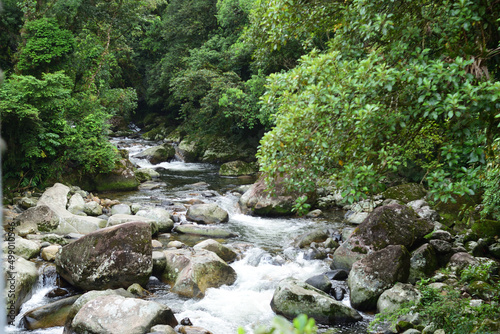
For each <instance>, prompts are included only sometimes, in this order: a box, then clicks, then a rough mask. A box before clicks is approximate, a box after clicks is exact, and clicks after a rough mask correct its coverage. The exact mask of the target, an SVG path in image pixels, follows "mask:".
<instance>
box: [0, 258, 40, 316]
mask: <svg viewBox="0 0 500 334" xmlns="http://www.w3.org/2000/svg"><path fill="white" fill-rule="evenodd" d="M4 263H5V265H4V277H5V296H6V305H7V319H8V321H9V322H11V321H14V318H15V317H16V315H17V313H18V312H19V309H20V308H21V305H22V304H23V303H24V302H25V301H26V300H27V299H29V297H30V296H31V289H32V288H33V285H34V284H35V283H36V281H37V280H38V270H37V268H36V265H35V264H34V263H33V262H30V261H28V260H25V259H23V258H22V257H19V256H17V255H13V254H9V255H8V256H5V257H4Z"/></svg>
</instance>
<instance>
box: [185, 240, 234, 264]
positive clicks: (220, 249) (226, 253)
mask: <svg viewBox="0 0 500 334" xmlns="http://www.w3.org/2000/svg"><path fill="white" fill-rule="evenodd" d="M193 248H194V249H195V250H201V249H205V250H208V251H211V252H214V253H215V254H217V255H218V256H219V257H220V258H221V259H222V260H224V261H226V262H228V263H230V262H233V261H234V260H235V259H236V257H237V256H238V254H236V252H235V251H233V250H232V249H231V248H229V247H227V246H224V245H223V244H221V243H220V242H217V241H215V240H213V239H207V240H204V241H202V242H199V243H197V244H196V245H194V247H193Z"/></svg>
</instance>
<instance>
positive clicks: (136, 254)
mask: <svg viewBox="0 0 500 334" xmlns="http://www.w3.org/2000/svg"><path fill="white" fill-rule="evenodd" d="M151 253H152V247H151V227H150V225H149V224H147V223H138V222H137V223H125V224H121V225H118V226H113V227H108V228H104V229H102V230H99V231H96V232H93V233H90V234H88V235H86V236H84V237H82V238H80V239H78V240H77V241H75V242H73V243H71V244H69V245H66V246H64V247H63V248H62V249H61V251H60V253H59V256H58V257H57V258H56V266H57V272H58V273H59V274H60V275H61V276H62V277H64V278H65V279H66V280H67V281H68V282H70V283H71V284H72V285H74V286H77V287H79V288H82V289H84V290H102V289H109V288H120V287H123V288H127V287H128V286H130V285H131V284H133V283H139V284H146V283H147V281H148V279H149V276H150V275H151V272H152V269H153V262H152V255H151Z"/></svg>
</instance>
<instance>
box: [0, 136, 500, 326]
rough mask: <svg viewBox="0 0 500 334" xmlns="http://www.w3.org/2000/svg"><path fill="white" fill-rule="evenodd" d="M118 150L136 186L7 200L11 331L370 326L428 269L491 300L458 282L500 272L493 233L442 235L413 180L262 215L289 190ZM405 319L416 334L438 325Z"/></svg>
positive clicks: (410, 295)
mask: <svg viewBox="0 0 500 334" xmlns="http://www.w3.org/2000/svg"><path fill="white" fill-rule="evenodd" d="M121 145H123V146H126V148H127V149H128V150H129V152H130V153H131V156H132V158H131V160H132V162H134V163H135V164H136V165H138V167H142V168H143V169H142V170H141V172H142V173H145V174H147V175H149V177H145V179H144V180H143V183H142V186H141V187H140V188H139V190H138V191H134V192H127V193H109V194H104V193H103V194H99V195H96V194H92V193H89V192H86V191H84V190H81V189H79V188H78V187H68V186H65V185H63V184H54V185H53V186H52V187H50V188H48V189H46V190H45V191H44V192H43V194H30V195H29V196H20V197H19V198H16V199H14V202H12V204H11V205H9V206H6V208H5V209H4V217H5V219H6V226H7V230H8V231H7V234H6V237H7V239H6V240H7V241H6V242H4V254H7V255H10V257H8V258H7V261H8V262H6V264H9V262H10V263H12V265H13V268H15V272H16V279H15V280H13V281H12V282H13V286H12V289H13V290H12V291H13V296H12V297H10V296H9V299H8V305H13V308H12V312H13V313H10V314H11V315H16V318H15V319H14V318H12V319H11V320H12V322H13V323H14V325H15V326H9V327H8V328H7V329H6V330H7V331H8V332H24V331H25V330H37V331H42V332H46V331H47V330H43V328H49V331H50V330H52V331H53V332H54V333H61V332H65V333H87V332H90V333H149V332H151V333H152V332H160V333H176V332H179V333H208V332H212V333H215V334H219V333H220V334H226V333H228V334H229V333H236V331H237V329H238V327H243V328H245V329H246V330H247V331H249V332H252V331H253V330H254V329H255V327H256V326H258V325H267V326H268V325H269V324H270V322H271V319H272V318H273V317H274V316H275V315H276V314H279V315H282V316H285V317H286V318H288V319H293V318H294V317H296V316H297V315H299V314H301V313H306V314H308V315H309V316H311V317H314V318H315V319H316V322H317V323H318V324H319V326H320V329H321V330H322V331H326V330H330V331H334V332H339V333H364V332H366V327H367V323H368V322H369V321H370V320H372V319H373V316H372V315H371V314H373V313H375V312H380V311H383V310H385V309H395V308H398V307H399V305H401V304H402V302H403V301H407V300H411V299H414V300H418V298H420V295H419V293H418V291H416V289H415V287H414V284H415V283H416V282H418V281H420V280H421V279H426V278H429V277H434V281H436V282H439V283H440V284H444V285H448V286H451V287H452V288H453V287H455V288H460V289H465V290H464V292H466V293H467V294H469V296H470V297H471V298H472V299H473V300H476V303H480V302H481V301H482V302H483V303H488V302H491V298H490V297H491V296H489V295H488V293H489V292H488V291H490V290H489V289H488V287H487V286H484V287H483V290H480V291H479V292H478V291H474V292H472V290H470V291H467V290H466V288H464V287H463V286H460V287H459V285H457V284H455V285H454V283H453V280H454V279H455V281H457V279H456V278H457V277H459V276H460V271H461V270H463V268H465V267H467V266H470V265H473V266H474V265H477V266H479V265H481V264H482V265H485V264H486V265H487V266H488V268H490V270H491V274H492V277H493V276H494V275H495V274H497V273H498V258H499V255H500V254H498V249H499V248H500V245H499V243H498V241H497V239H495V237H494V236H493V237H488V236H486V235H485V236H481V235H478V234H477V233H475V235H474V233H473V232H472V231H470V232H469V233H462V234H457V233H456V232H454V231H453V230H450V229H449V228H448V227H447V226H446V225H443V224H442V223H443V221H442V219H441V217H440V215H439V213H438V212H437V211H436V210H434V209H432V208H431V207H430V206H429V205H428V203H427V202H426V193H425V191H422V189H421V188H420V187H418V186H414V185H408V186H404V185H403V186H399V189H398V187H396V189H392V190H391V191H387V192H386V193H385V194H382V195H380V196H378V197H376V198H373V199H370V200H367V201H363V202H360V203H356V204H355V205H350V206H342V207H339V206H338V204H339V198H338V194H335V193H331V194H330V193H327V194H325V196H323V197H322V198H320V201H319V202H320V203H323V204H322V206H323V208H325V207H330V208H332V207H334V206H336V207H337V209H336V210H334V211H331V210H330V211H329V210H324V212H321V211H315V212H313V213H311V215H309V216H308V217H305V218H293V217H285V218H266V217H259V216H258V214H266V215H274V216H276V215H277V214H283V213H286V212H284V211H283V210H289V209H287V208H288V207H289V201H290V199H289V198H278V199H270V198H267V197H266V195H265V194H263V193H262V192H260V186H259V183H258V182H257V183H255V184H253V185H251V184H249V185H246V186H245V185H241V184H245V183H248V182H252V180H251V179H249V178H243V179H242V178H234V177H233V178H221V177H219V175H218V168H217V166H214V165H205V164H196V163H192V164H186V163H183V162H179V161H171V160H169V159H171V156H172V153H171V152H169V158H168V159H166V160H169V161H160V160H155V161H154V162H151V161H150V160H148V155H147V154H143V155H142V156H139V157H135V158H134V157H133V156H134V155H135V154H137V153H141V152H144V151H146V150H147V147H144V145H142V144H137V143H135V142H130V141H122V142H121ZM149 152H151V150H150V151H149ZM148 154H149V153H148ZM148 168H149V169H148ZM144 181H145V182H144ZM403 188H410V190H405V191H403ZM401 194H403V196H402V195H401ZM108 197H110V198H111V199H109V198H108ZM280 201H281V202H280ZM9 227H12V229H11V230H9ZM9 252H10V253H11V254H9ZM440 268H446V269H447V271H446V272H447V274H446V275H444V276H443V274H442V273H440V272H438V270H439V269H440ZM11 271H12V270H11ZM7 274H8V271H7ZM40 277H41V279H40ZM50 277H51V278H50ZM454 277H455V278H454ZM44 280H45V282H44ZM47 281H49V283H47ZM10 288H11V287H10V286H8V289H10ZM443 288H444V287H443V286H440V289H443ZM44 289H45V290H44ZM8 292H9V291H8ZM33 297H36V298H38V299H40V300H42V301H41V302H40V303H37V302H36V301H33ZM488 298H490V299H488ZM30 303H31V304H30ZM23 305H24V307H22V306H23ZM30 305H32V306H30ZM35 305H36V306H37V307H33V306H35ZM9 311H11V310H9ZM18 313H19V314H18ZM186 318H188V319H189V320H188V319H186ZM410 320H411V319H410ZM412 321H413V322H412ZM412 321H409V323H410V325H409V326H410V327H411V328H410V329H412V330H414V331H418V332H419V333H420V332H422V333H434V332H436V331H438V330H439V328H434V327H432V326H431V324H426V323H425V322H422V320H421V319H420V320H418V321H417V320H414V319H413V320H412ZM479 325H481V324H479ZM498 325H499V324H498V322H495V321H493V324H489V325H488V326H491V327H492V328H495V327H494V326H498ZM429 326H431V327H429ZM384 330H387V328H386V329H384ZM392 330H393V331H396V329H395V328H393V329H392ZM405 330H409V329H408V328H405ZM415 333H416V332H415Z"/></svg>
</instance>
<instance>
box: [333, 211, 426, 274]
mask: <svg viewBox="0 0 500 334" xmlns="http://www.w3.org/2000/svg"><path fill="white" fill-rule="evenodd" d="M433 227H434V225H433V224H432V223H431V222H429V221H427V220H423V219H420V218H418V217H417V215H416V214H415V212H414V211H413V210H412V209H411V208H408V207H407V206H404V205H400V204H390V205H385V206H381V207H378V208H376V209H375V210H374V211H373V212H372V213H371V214H370V215H369V216H368V218H367V219H366V220H365V221H364V222H363V223H362V224H361V225H359V226H358V227H357V228H356V229H355V230H354V231H353V233H352V234H351V236H350V237H349V239H348V240H346V241H345V242H344V243H342V244H341V245H340V247H339V248H337V249H336V250H335V253H334V254H333V266H334V267H335V268H336V269H347V270H348V269H350V267H351V266H352V264H353V263H354V262H356V261H358V260H360V259H362V258H364V257H365V256H367V254H369V253H371V252H374V251H377V250H381V249H383V248H384V247H386V246H389V245H404V246H405V247H407V248H411V247H412V246H413V245H414V244H416V243H417V242H419V241H421V240H423V238H424V236H425V235H427V234H428V233H430V232H432V230H433Z"/></svg>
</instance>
